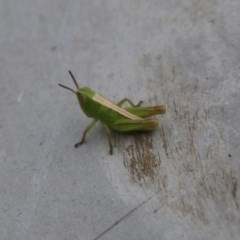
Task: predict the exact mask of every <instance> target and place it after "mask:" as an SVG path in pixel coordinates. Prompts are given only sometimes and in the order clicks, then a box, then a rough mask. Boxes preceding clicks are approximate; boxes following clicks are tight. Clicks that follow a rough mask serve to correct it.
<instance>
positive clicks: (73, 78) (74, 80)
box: [68, 70, 79, 88]
mask: <svg viewBox="0 0 240 240" xmlns="http://www.w3.org/2000/svg"><path fill="white" fill-rule="evenodd" d="M68 72H69V74H70V76H71V78H72V80H73V82H74V84H75V85H76V87H77V88H79V86H78V83H77V81H76V78H75V77H74V76H73V74H72V72H71V71H70V70H69V71H68Z"/></svg>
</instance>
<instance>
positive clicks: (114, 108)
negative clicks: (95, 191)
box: [59, 71, 166, 154]
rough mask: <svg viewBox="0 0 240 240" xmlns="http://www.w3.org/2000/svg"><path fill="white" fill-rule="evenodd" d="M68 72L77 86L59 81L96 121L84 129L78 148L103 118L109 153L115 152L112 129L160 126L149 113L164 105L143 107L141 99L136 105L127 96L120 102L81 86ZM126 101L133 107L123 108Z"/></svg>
mask: <svg viewBox="0 0 240 240" xmlns="http://www.w3.org/2000/svg"><path fill="white" fill-rule="evenodd" d="M69 74H70V76H71V78H72V80H73V82H74V84H75V86H76V88H77V90H76V91H74V90H73V89H71V88H69V87H67V86H64V85H62V84H59V86H60V87H63V88H65V89H68V90H70V91H71V92H73V93H74V94H75V95H76V96H77V99H78V102H79V104H80V107H81V108H82V111H83V112H84V113H85V114H86V115H87V117H90V118H93V121H92V122H91V123H90V124H89V125H88V126H87V127H86V129H85V130H84V132H83V135H82V138H81V140H80V142H78V143H76V144H75V147H76V148H77V147H79V146H80V145H82V144H83V143H84V142H85V138H86V135H87V133H88V132H89V131H90V130H91V129H92V128H93V127H94V125H95V124H96V123H97V122H98V121H100V122H101V124H102V126H103V129H104V130H105V131H106V133H107V137H108V143H109V148H110V149H109V154H113V145H112V137H111V130H114V131H117V132H138V131H140V132H146V131H152V130H154V129H155V128H156V127H157V126H158V121H157V120H156V119H153V118H148V117H151V116H153V115H156V114H164V113H165V112H166V107H165V105H158V106H152V107H140V105H141V104H142V101H140V102H139V103H138V104H136V105H135V104H133V102H132V101H131V100H129V99H128V98H124V99H122V100H121V101H119V102H118V103H117V104H114V103H113V102H111V101H109V100H108V99H106V98H105V97H103V96H101V95H99V94H98V93H96V92H94V91H93V90H91V89H90V88H87V87H83V88H80V87H79V85H78V83H77V81H76V79H75V77H74V76H73V74H72V73H71V71H69ZM124 103H129V104H130V105H131V107H128V108H122V105H123V104H124Z"/></svg>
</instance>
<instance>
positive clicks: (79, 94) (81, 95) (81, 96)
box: [76, 92, 86, 106]
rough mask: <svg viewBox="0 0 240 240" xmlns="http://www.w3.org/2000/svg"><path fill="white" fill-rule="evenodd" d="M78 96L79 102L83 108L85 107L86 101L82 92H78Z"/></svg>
mask: <svg viewBox="0 0 240 240" xmlns="http://www.w3.org/2000/svg"><path fill="white" fill-rule="evenodd" d="M76 95H77V99H78V102H79V103H80V105H81V106H83V105H84V103H85V99H86V98H85V96H84V95H83V94H81V93H80V92H76Z"/></svg>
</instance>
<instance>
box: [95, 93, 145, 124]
mask: <svg viewBox="0 0 240 240" xmlns="http://www.w3.org/2000/svg"><path fill="white" fill-rule="evenodd" d="M92 99H93V101H95V102H98V103H100V104H101V105H103V106H105V107H106V108H109V109H111V110H113V111H115V112H117V113H119V114H121V115H122V116H124V117H126V118H128V119H133V120H142V119H143V118H140V117H138V116H136V115H134V114H132V113H130V112H128V111H126V110H125V109H123V108H120V107H119V106H117V105H116V104H114V103H113V102H111V101H109V100H108V99H106V98H105V97H103V96H101V95H99V94H97V93H95V95H94V96H93V98H92Z"/></svg>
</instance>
